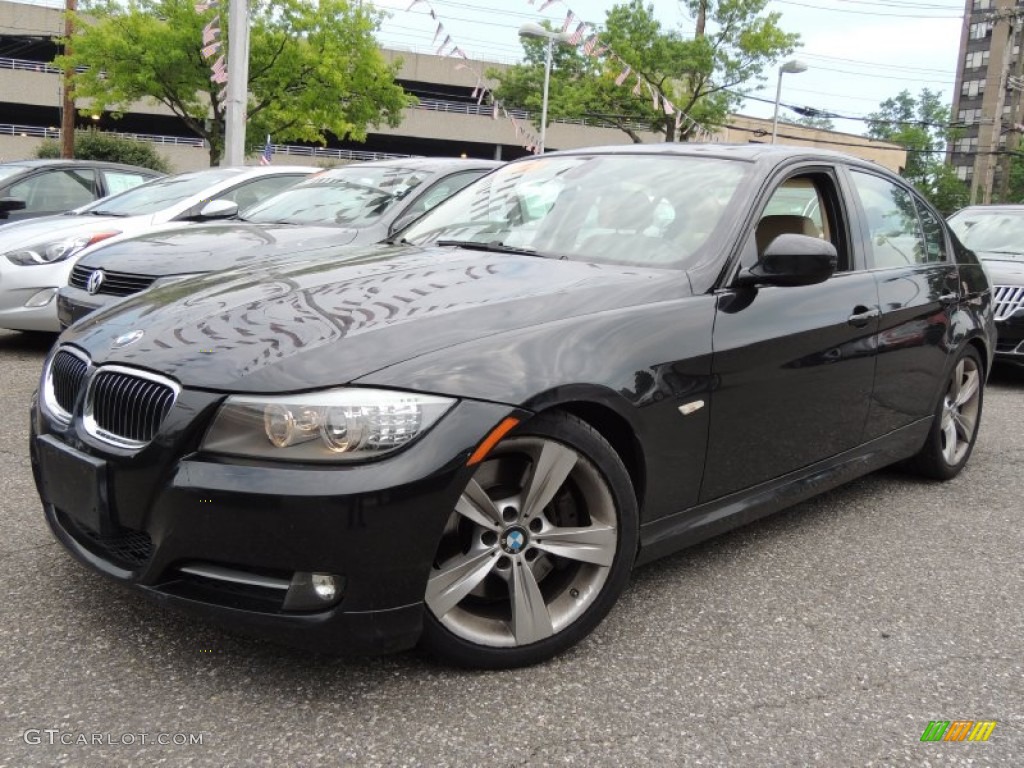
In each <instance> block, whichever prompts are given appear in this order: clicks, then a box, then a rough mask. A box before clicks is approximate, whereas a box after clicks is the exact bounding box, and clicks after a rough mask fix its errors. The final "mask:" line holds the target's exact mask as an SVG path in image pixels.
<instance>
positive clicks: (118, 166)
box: [0, 158, 165, 176]
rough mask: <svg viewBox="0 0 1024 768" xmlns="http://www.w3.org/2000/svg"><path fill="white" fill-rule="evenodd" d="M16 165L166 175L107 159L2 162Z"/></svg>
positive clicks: (19, 166)
mask: <svg viewBox="0 0 1024 768" xmlns="http://www.w3.org/2000/svg"><path fill="white" fill-rule="evenodd" d="M5 165H8V166H15V167H18V168H47V167H54V166H69V167H78V168H109V169H110V170H122V171H128V170H131V171H145V172H146V173H151V174H153V175H154V176H164V175H165V174H163V173H162V172H160V171H154V170H153V169H152V168H143V167H142V166H139V165H129V164H127V163H111V162H107V161H106V160H67V159H62V158H55V159H47V160H39V159H31V160H8V161H7V162H3V163H0V166H5Z"/></svg>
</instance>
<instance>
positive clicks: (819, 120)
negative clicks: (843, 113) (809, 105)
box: [779, 115, 836, 131]
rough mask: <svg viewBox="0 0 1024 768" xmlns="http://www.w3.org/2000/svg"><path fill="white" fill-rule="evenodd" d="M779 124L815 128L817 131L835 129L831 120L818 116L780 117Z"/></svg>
mask: <svg viewBox="0 0 1024 768" xmlns="http://www.w3.org/2000/svg"><path fill="white" fill-rule="evenodd" d="M779 122H780V123H789V124H790V125H802V126H804V127H805V128H817V129H818V130H819V131H834V130H835V129H836V126H835V124H834V123H833V122H832V118H830V117H823V116H820V115H803V116H801V117H782V116H780V117H779Z"/></svg>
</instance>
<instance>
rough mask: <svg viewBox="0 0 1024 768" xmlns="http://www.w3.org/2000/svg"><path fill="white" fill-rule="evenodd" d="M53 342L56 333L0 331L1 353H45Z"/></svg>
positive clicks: (55, 338) (55, 339)
mask: <svg viewBox="0 0 1024 768" xmlns="http://www.w3.org/2000/svg"><path fill="white" fill-rule="evenodd" d="M55 341H57V334H56V333H46V332H43V331H5V330H2V329H0V350H2V351H10V352H44V353H45V352H46V351H47V350H49V349H50V347H52V346H53V343H54V342H55Z"/></svg>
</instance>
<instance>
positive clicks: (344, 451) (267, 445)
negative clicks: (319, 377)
mask: <svg viewBox="0 0 1024 768" xmlns="http://www.w3.org/2000/svg"><path fill="white" fill-rule="evenodd" d="M454 404H455V400H453V399H451V398H447V397H435V396H432V395H419V394H415V393H412V392H392V391H389V390H382V389H334V390H329V391H327V392H313V393H310V394H306V395H285V396H282V397H262V396H248V395H246V396H243V395H235V396H232V397H229V398H228V399H227V402H225V403H224V405H222V406H221V408H220V410H219V411H218V412H217V415H216V417H214V420H213V424H212V425H210V429H209V430H208V431H207V433H206V437H205V438H203V444H202V448H201V449H202V450H204V451H208V452H210V453H222V454H229V455H232V456H248V457H251V458H267V459H283V460H286V461H359V460H362V459H369V458H374V457H377V456H383V455H385V454H388V453H391V452H392V451H396V450H398V449H399V448H401V447H402V446H404V445H408V444H409V443H411V442H412V441H414V440H415V439H416V438H418V437H419V436H420V435H422V434H423V433H424V432H426V431H427V430H428V429H430V427H431V426H432V425H433V424H434V423H435V422H437V420H438V419H440V418H441V417H442V416H443V415H444V414H445V412H446V411H447V410H448V409H449V408H451V407H452V406H453V405H454Z"/></svg>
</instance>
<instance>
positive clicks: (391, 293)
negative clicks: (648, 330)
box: [62, 246, 689, 392]
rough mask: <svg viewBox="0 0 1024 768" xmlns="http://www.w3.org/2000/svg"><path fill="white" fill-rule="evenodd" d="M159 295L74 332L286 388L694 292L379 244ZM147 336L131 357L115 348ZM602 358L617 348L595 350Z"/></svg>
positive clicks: (515, 260)
mask: <svg viewBox="0 0 1024 768" xmlns="http://www.w3.org/2000/svg"><path fill="white" fill-rule="evenodd" d="M350 255H351V257H352V258H351V259H349V260H347V261H346V263H344V264H338V263H336V262H335V261H333V260H332V259H317V258H314V259H308V260H304V261H289V262H287V263H283V264H278V265H276V266H274V267H268V266H264V268H263V269H257V270H253V269H248V270H234V271H232V272H228V273H222V274H219V275H210V276H206V277H200V278H194V279H191V280H186V281H181V282H178V283H175V284H172V285H168V286H165V287H163V288H159V289H156V290H151V291H148V292H146V293H143V294H139V295H138V296H137V297H135V298H132V299H128V300H126V301H124V302H122V303H119V304H117V305H115V306H113V307H111V308H110V309H107V310H104V311H100V312H97V313H95V314H93V315H90V316H89V317H87V318H86V319H85V320H84V321H82V322H81V323H79V324H77V325H75V326H73V327H72V328H71V329H70V330H68V331H67V332H65V334H64V336H63V337H62V338H63V340H64V341H67V342H71V343H74V344H77V345H79V346H81V347H83V348H84V349H85V350H86V351H87V352H89V354H90V355H91V356H92V358H93V359H94V360H96V361H97V362H119V363H124V364H131V365H137V366H142V367H145V368H149V369H152V370H154V371H158V372H161V373H166V374H169V375H171V376H173V377H175V378H176V379H177V380H178V381H180V382H181V383H182V384H184V385H185V386H193V387H207V388H211V389H218V390H227V391H243V392H282V391H296V390H304V389H314V388H318V387H327V386H332V385H340V384H344V383H347V382H349V381H352V380H353V379H356V378H358V377H360V376H365V375H366V374H369V373H371V372H373V371H375V370H378V369H380V368H383V367H385V366H388V365H393V364H395V363H398V362H401V361H403V360H407V359H409V358H411V357H414V356H416V355H420V354H422V353H425V352H431V351H436V350H439V349H442V348H445V347H448V346H451V345H453V344H459V343H462V342H464V341H467V340H471V339H477V338H481V337H483V336H487V335H492V334H500V333H502V332H505V331H510V330H514V329H517V328H525V327H528V326H534V325H539V324H543V323H549V322H554V321H557V320H561V319H564V318H569V317H574V316H579V315H585V314H589V313H595V312H602V311H606V310H611V309H618V308H621V307H629V306H635V305H638V304H645V303H650V302H654V301H662V300H669V299H674V298H678V297H681V296H686V295H688V294H689V282H688V280H687V277H686V274H685V273H683V272H678V271H667V270H649V269H637V268H628V267H620V266H609V265H595V264H588V263H582V262H571V261H558V260H550V259H543V258H538V257H531V256H517V255H509V254H494V253H486V252H480V251H465V250H461V249H456V248H429V249H419V248H400V247H387V246H374V247H368V248H363V249H359V248H356V249H354V252H353V251H350ZM137 330H143V331H144V334H143V336H142V337H141V339H140V340H138V341H137V342H135V343H132V344H130V345H126V346H124V347H122V348H120V349H115V348H114V347H115V346H116V344H115V341H116V340H117V339H118V338H119V337H122V336H124V335H125V334H129V333H130V332H132V331H137ZM594 354H603V352H602V351H601V350H594Z"/></svg>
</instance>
